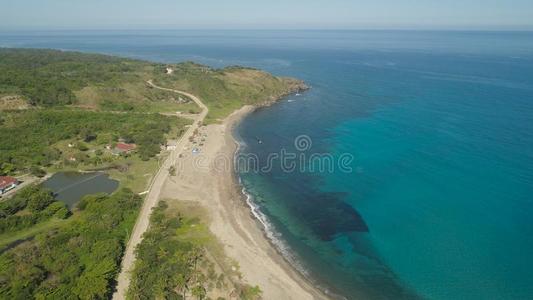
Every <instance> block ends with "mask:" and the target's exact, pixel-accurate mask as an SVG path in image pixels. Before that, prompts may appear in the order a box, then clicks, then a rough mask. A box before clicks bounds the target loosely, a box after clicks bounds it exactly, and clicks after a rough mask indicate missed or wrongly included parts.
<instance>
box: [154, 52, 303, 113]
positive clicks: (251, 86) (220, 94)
mask: <svg viewBox="0 0 533 300" xmlns="http://www.w3.org/2000/svg"><path fill="white" fill-rule="evenodd" d="M172 68H173V69H174V72H173V73H172V74H170V75H166V74H165V75H162V74H156V75H157V76H156V77H155V78H154V79H155V81H154V82H155V83H156V84H158V85H161V86H166V87H173V88H175V89H179V90H184V91H187V92H189V93H192V94H194V95H197V96H199V97H200V98H201V99H202V101H203V102H204V103H205V104H206V105H207V106H208V107H209V110H210V113H209V115H208V116H207V120H206V121H207V122H213V121H218V120H220V119H223V118H224V117H226V116H228V115H229V114H230V113H231V112H233V111H234V110H235V109H238V108H240V107H242V106H243V105H246V104H263V103H267V102H272V101H275V100H277V99H279V98H280V97H282V96H285V95H287V94H290V93H294V92H299V91H302V90H304V89H307V86H306V85H305V84H304V83H303V82H302V81H300V80H296V79H293V78H284V77H276V76H273V75H271V74H269V73H266V72H263V71H260V70H256V69H251V68H244V67H227V68H223V69H213V68H209V67H206V66H203V65H199V64H195V63H191V62H186V63H181V64H176V65H172Z"/></svg>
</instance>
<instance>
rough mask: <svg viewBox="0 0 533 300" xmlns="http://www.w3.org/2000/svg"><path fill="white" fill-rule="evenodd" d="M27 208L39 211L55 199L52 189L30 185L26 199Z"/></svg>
mask: <svg viewBox="0 0 533 300" xmlns="http://www.w3.org/2000/svg"><path fill="white" fill-rule="evenodd" d="M27 201H28V206H27V207H28V209H29V210H31V211H33V212H39V211H41V210H43V209H45V208H46V207H47V206H48V205H50V204H51V203H52V202H54V201H55V199H54V196H53V194H52V191H50V190H45V189H40V188H39V187H37V186H35V187H32V190H31V194H30V195H29V197H28V199H27Z"/></svg>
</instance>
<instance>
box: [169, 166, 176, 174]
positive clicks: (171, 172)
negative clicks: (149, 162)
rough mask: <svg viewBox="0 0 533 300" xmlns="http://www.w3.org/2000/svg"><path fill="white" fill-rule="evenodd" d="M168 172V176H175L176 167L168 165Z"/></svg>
mask: <svg viewBox="0 0 533 300" xmlns="http://www.w3.org/2000/svg"><path fill="white" fill-rule="evenodd" d="M168 174H170V176H176V167H174V166H170V167H169V168H168Z"/></svg>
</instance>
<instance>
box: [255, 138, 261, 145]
mask: <svg viewBox="0 0 533 300" xmlns="http://www.w3.org/2000/svg"><path fill="white" fill-rule="evenodd" d="M255 139H256V140H257V143H258V144H262V143H263V141H262V140H261V139H260V138H258V137H255Z"/></svg>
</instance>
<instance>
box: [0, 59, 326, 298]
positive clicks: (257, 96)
mask: <svg viewBox="0 0 533 300" xmlns="http://www.w3.org/2000/svg"><path fill="white" fill-rule="evenodd" d="M306 88H307V86H306V85H305V84H304V83H303V82H301V81H299V80H296V79H292V78H281V77H275V76H273V75H270V74H268V73H266V72H263V71H260V70H256V69H251V68H244V67H237V66H235V67H227V68H223V69H213V68H210V67H207V66H203V65H199V64H195V63H192V62H185V63H179V64H160V63H152V62H147V61H140V60H134V59H127V58H119V57H112V56H106V55H99V54H85V53H78V52H63V51H57V50H30V49H0V150H1V151H0V175H1V176H6V178H7V177H9V178H18V179H20V181H21V182H22V181H24V182H26V184H25V185H22V184H21V185H20V186H17V187H15V189H14V190H13V191H11V192H10V193H11V194H10V195H8V196H5V197H3V198H1V199H0V298H10V299H28V298H52V299H57V298H69V299H101V298H111V297H114V298H117V299H122V298H129V299H155V298H176V299H180V298H187V299H188V298H198V299H204V298H206V297H208V298H211V299H230V298H241V299H257V298H260V297H263V298H265V299H291V298H292V299H306V298H309V299H312V298H322V297H323V296H322V295H321V294H320V293H319V292H318V291H316V290H315V289H314V288H313V287H312V286H311V285H310V284H309V283H307V282H306V281H305V280H303V279H302V278H301V277H300V276H299V275H298V274H297V273H296V272H295V271H294V270H292V269H291V268H290V267H289V266H288V264H286V263H285V262H284V261H283V259H281V257H280V256H279V255H277V253H276V251H275V250H274V249H273V248H272V247H271V246H270V245H269V243H268V241H267V240H266V239H265V237H264V235H263V234H262V232H261V229H260V228H259V227H258V226H257V224H256V221H255V220H253V219H252V217H251V214H250V211H249V209H248V207H247V206H246V204H245V203H244V202H243V201H242V199H241V194H240V191H239V190H238V185H237V184H236V182H235V179H234V176H233V174H228V173H221V172H216V170H215V167H214V163H215V157H216V155H221V154H224V155H229V156H232V155H233V154H234V152H235V149H236V145H235V141H234V140H233V138H232V135H231V128H232V126H233V125H234V124H235V122H237V121H238V120H239V119H240V118H242V116H243V115H244V114H245V113H246V112H249V111H250V110H251V108H252V107H253V106H257V105H265V104H269V103H272V102H273V101H276V100H277V99H280V98H281V97H283V96H285V95H288V94H290V93H294V92H299V91H302V90H304V89H306ZM199 152H200V153H202V154H203V157H204V158H205V164H206V166H207V167H206V168H197V167H195V154H197V153H199ZM63 171H78V172H79V171H83V172H85V171H103V172H106V173H107V174H109V175H110V177H111V178H113V179H115V180H118V181H119V188H118V189H117V190H116V191H115V192H113V193H111V194H90V193H88V194H87V195H86V196H85V197H84V198H82V200H81V201H79V202H78V203H77V205H75V206H74V207H73V208H71V209H69V208H68V207H67V206H66V205H65V204H64V203H63V202H61V201H58V199H57V198H56V197H55V196H56V195H55V194H54V193H53V192H52V191H50V190H47V189H46V188H44V187H43V186H41V185H40V184H39V182H41V181H42V180H38V179H39V178H42V177H45V176H46V178H47V177H49V176H50V175H51V174H54V173H57V172H63ZM228 172H230V171H228ZM65 188H68V187H65ZM128 253H131V255H130V258H128V257H129V256H128ZM125 270H127V271H128V272H125ZM257 270H262V271H261V272H258V271H257Z"/></svg>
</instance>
